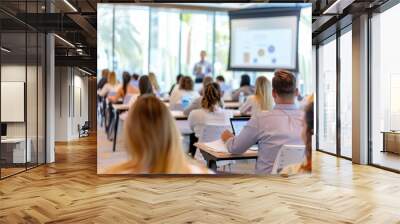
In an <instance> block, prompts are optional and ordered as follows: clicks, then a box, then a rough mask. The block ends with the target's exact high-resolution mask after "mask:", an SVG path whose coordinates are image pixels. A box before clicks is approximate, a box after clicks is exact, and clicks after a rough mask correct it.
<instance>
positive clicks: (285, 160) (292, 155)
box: [271, 145, 306, 175]
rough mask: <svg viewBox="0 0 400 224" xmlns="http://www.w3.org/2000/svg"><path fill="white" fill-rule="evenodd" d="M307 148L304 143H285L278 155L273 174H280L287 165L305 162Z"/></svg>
mask: <svg viewBox="0 0 400 224" xmlns="http://www.w3.org/2000/svg"><path fill="white" fill-rule="evenodd" d="M305 150H306V147H305V146H304V145H283V146H282V147H281V149H280V150H279V152H278V154H277V155H276V159H275V162H274V166H273V167H272V171H271V174H275V175H276V174H279V173H280V172H281V171H282V170H283V169H284V168H285V167H287V166H290V165H294V164H299V163H302V162H304V160H305V158H306V155H305Z"/></svg>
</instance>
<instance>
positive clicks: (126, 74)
mask: <svg viewBox="0 0 400 224" xmlns="http://www.w3.org/2000/svg"><path fill="white" fill-rule="evenodd" d="M130 81H131V75H130V74H129V72H127V71H124V72H123V73H122V91H123V92H124V96H125V95H126V89H127V87H128V84H129V82H130Z"/></svg>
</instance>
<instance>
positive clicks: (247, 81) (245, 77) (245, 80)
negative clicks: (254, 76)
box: [240, 74, 250, 87]
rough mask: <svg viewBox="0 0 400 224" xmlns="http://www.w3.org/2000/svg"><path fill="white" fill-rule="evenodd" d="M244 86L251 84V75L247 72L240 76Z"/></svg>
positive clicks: (241, 83)
mask: <svg viewBox="0 0 400 224" xmlns="http://www.w3.org/2000/svg"><path fill="white" fill-rule="evenodd" d="M243 86H250V76H249V75H247V74H243V75H242V76H241V77H240V87H243Z"/></svg>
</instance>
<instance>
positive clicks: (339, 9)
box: [322, 0, 354, 15]
mask: <svg viewBox="0 0 400 224" xmlns="http://www.w3.org/2000/svg"><path fill="white" fill-rule="evenodd" d="M353 2H354V0H336V1H335V2H333V4H332V5H330V6H329V7H328V8H327V9H325V10H324V12H323V13H322V14H324V15H326V14H342V13H343V9H345V8H347V7H348V6H349V5H351V4H352V3H353Z"/></svg>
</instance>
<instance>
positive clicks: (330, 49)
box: [317, 36, 337, 154]
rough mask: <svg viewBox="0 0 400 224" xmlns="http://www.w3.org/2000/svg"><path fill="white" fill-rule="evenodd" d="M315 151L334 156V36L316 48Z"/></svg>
mask: <svg viewBox="0 0 400 224" xmlns="http://www.w3.org/2000/svg"><path fill="white" fill-rule="evenodd" d="M317 63H318V93H317V94H318V95H317V111H318V118H317V119H318V126H317V130H318V131H317V138H318V139H317V140H318V141H317V142H318V145H317V149H318V150H321V151H325V152H328V153H332V154H336V148H337V146H336V132H337V130H336V128H337V125H336V96H337V91H336V36H333V37H331V38H330V39H329V40H328V41H327V42H325V43H323V44H322V45H319V48H318V61H317Z"/></svg>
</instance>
